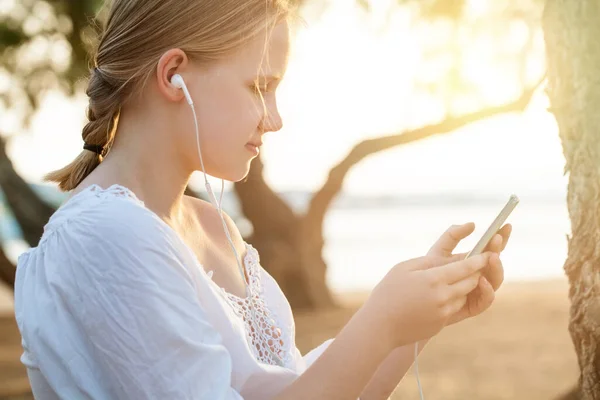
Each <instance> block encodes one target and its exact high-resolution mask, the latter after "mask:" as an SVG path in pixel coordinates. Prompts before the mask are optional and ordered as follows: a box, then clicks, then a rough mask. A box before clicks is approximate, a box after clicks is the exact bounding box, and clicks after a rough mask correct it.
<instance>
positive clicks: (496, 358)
mask: <svg viewBox="0 0 600 400" xmlns="http://www.w3.org/2000/svg"><path fill="white" fill-rule="evenodd" d="M365 297H366V294H365V293H344V294H343V295H341V296H340V303H341V304H343V305H344V307H343V308H341V309H339V310H332V311H323V312H317V313H297V314H296V322H297V341H298V347H299V348H300V350H301V351H302V352H303V353H304V352H306V351H308V350H310V349H311V348H313V347H315V346H317V345H318V344H320V343H321V342H322V341H323V340H326V339H327V338H329V337H332V336H335V334H336V333H337V332H338V331H339V329H340V328H341V327H342V326H343V325H344V323H345V322H346V321H347V320H348V319H349V318H350V316H351V315H352V314H353V312H354V311H355V310H356V308H357V307H359V306H360V304H361V302H362V301H364V299H365ZM10 299H11V293H10V292H7V291H6V290H3V291H2V292H1V294H0V310H1V312H2V314H1V315H2V317H1V319H0V328H1V329H0V399H17V398H18V399H26V398H31V397H29V396H27V393H28V391H29V386H28V383H27V379H26V375H25V370H24V369H23V367H22V366H21V364H20V363H19V356H20V353H21V348H20V339H19V334H18V330H17V328H16V325H15V322H14V318H13V316H12V302H11V300H10ZM568 307H569V302H568V298H567V283H566V280H551V281H540V282H523V283H512V282H511V283H506V284H505V285H504V287H503V288H502V289H501V290H500V291H499V293H498V296H497V300H496V303H495V304H494V305H493V306H492V308H491V309H490V310H489V311H488V312H487V313H485V314H484V315H482V316H480V317H478V318H476V319H473V320H470V321H466V322H464V323H461V324H459V325H457V326H452V327H449V328H446V329H445V330H444V331H443V332H442V333H441V334H440V335H438V336H437V337H435V338H434V339H433V340H432V341H431V343H430V344H429V345H428V346H427V347H426V349H425V350H424V351H423V353H422V355H421V357H420V358H419V371H420V376H421V383H422V385H423V390H424V394H425V398H426V399H444V400H459V399H460V400H465V399H486V400H504V399H507V400H508V399H511V400H521V399H522V400H525V399H527V400H531V399H554V398H557V397H558V396H559V395H561V394H562V393H564V392H565V391H567V390H568V389H569V388H570V387H571V386H572V385H573V384H574V383H575V382H576V380H577V376H578V370H577V361H576V357H575V353H574V351H573V346H572V344H571V339H570V337H569V334H568V330H567V324H568ZM374 339H376V335H374ZM392 399H397V400H400V399H403V400H404V399H418V389H417V384H416V380H415V378H414V375H413V374H412V372H409V374H407V376H406V377H405V378H404V380H403V381H402V383H401V384H400V386H399V387H398V389H397V390H396V392H395V393H394V395H393V397H392Z"/></svg>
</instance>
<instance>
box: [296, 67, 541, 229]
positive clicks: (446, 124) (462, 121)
mask: <svg viewBox="0 0 600 400" xmlns="http://www.w3.org/2000/svg"><path fill="white" fill-rule="evenodd" d="M544 79H545V76H543V77H542V78H541V79H540V80H539V81H538V82H537V83H536V84H535V85H533V86H531V87H530V88H528V89H526V90H525V91H523V93H522V94H521V96H520V97H519V98H518V99H517V100H515V101H513V102H511V103H507V104H503V105H500V106H495V107H489V108H484V109H482V110H479V111H475V112H473V113H470V114H466V115H462V116H460V117H450V118H447V119H445V120H443V121H442V122H440V123H437V124H433V125H427V126H424V127H422V128H418V129H415V130H410V131H406V132H402V133H399V134H394V135H389V136H382V137H378V138H375V139H368V140H365V141H363V142H361V143H359V144H357V145H356V146H355V147H354V148H353V149H352V150H351V151H350V153H349V154H348V155H347V156H346V158H345V159H344V160H342V161H341V162H340V163H339V164H338V165H336V166H335V167H333V168H332V169H331V171H330V172H329V177H328V179H327V181H326V182H325V184H324V185H323V186H322V187H321V189H320V190H319V191H318V192H317V193H316V194H315V195H314V196H313V198H312V200H311V202H310V206H309V209H308V213H307V215H306V218H307V219H308V220H310V221H311V223H310V224H309V225H310V226H311V227H314V229H320V228H321V227H322V223H323V219H324V217H325V213H326V212H327V209H328V208H329V206H330V204H331V202H332V201H333V200H334V198H335V197H336V196H337V194H338V193H339V192H340V190H341V189H342V184H343V182H344V178H345V177H346V175H347V173H348V171H350V169H351V168H352V167H353V166H354V165H356V164H357V163H359V162H360V161H362V160H363V159H364V158H366V157H368V156H370V155H372V154H374V153H377V152H380V151H383V150H387V149H390V148H392V147H395V146H399V145H403V144H407V143H411V142H415V141H418V140H421V139H425V138H428V137H431V136H435V135H440V134H444V133H449V132H453V131H455V130H456V129H459V128H462V127H464V126H466V125H469V124H471V123H473V122H477V121H481V120H484V119H486V118H489V117H492V116H494V115H499V114H504V113H510V112H520V111H523V110H524V109H525V108H526V107H527V105H528V104H529V102H530V101H531V97H532V96H533V93H534V92H535V91H536V89H537V88H538V87H539V86H540V85H541V83H542V82H543V81H544Z"/></svg>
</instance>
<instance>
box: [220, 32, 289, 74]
mask: <svg viewBox="0 0 600 400" xmlns="http://www.w3.org/2000/svg"><path fill="white" fill-rule="evenodd" d="M289 42H290V33H289V27H288V24H287V23H285V22H281V23H279V24H277V25H276V26H274V27H273V28H272V29H269V30H266V29H265V30H264V31H262V32H261V33H259V34H258V35H257V36H256V37H255V38H253V39H252V40H251V41H250V42H248V44H247V45H245V46H244V47H243V48H242V49H241V50H240V51H239V52H237V53H235V54H233V55H232V56H231V58H229V59H228V60H226V63H227V64H229V66H230V67H232V68H233V69H235V70H237V71H238V72H241V73H243V74H253V75H254V76H256V74H263V75H269V74H271V75H283V73H284V72H285V69H286V67H287V61H288V56H289V47H290V43H289Z"/></svg>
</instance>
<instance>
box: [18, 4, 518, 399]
mask: <svg viewBox="0 0 600 400" xmlns="http://www.w3.org/2000/svg"><path fill="white" fill-rule="evenodd" d="M292 15H293V10H292V8H291V7H290V5H289V4H287V3H286V1H285V0H219V1H212V0H114V1H113V2H112V5H111V7H110V9H109V11H108V19H107V22H106V26H105V29H104V32H103V34H102V37H101V40H100V41H99V43H98V49H97V55H96V57H95V60H94V61H95V67H94V68H93V70H92V72H91V77H90V81H89V87H88V90H87V94H88V95H89V101H90V104H89V110H88V118H89V122H88V123H87V125H86V126H85V127H84V128H83V142H84V144H83V151H82V153H81V154H80V155H79V157H77V159H75V161H73V162H72V163H71V164H70V165H68V166H67V167H65V168H63V169H61V170H59V171H56V172H53V173H51V174H50V175H49V177H48V178H49V180H51V181H54V182H57V183H58V185H59V187H60V188H61V189H62V190H64V191H69V192H70V196H69V199H68V200H67V201H66V202H65V203H64V204H63V205H62V206H61V207H60V209H59V210H58V211H57V212H56V213H55V214H54V215H53V216H52V218H51V219H50V221H49V222H48V224H47V225H46V228H45V231H44V234H43V236H42V238H41V240H40V243H39V245H38V246H37V247H35V248H33V249H31V250H29V251H28V252H26V253H25V254H23V255H22V256H21V257H20V258H19V262H18V271H17V282H16V290H15V308H16V318H17V322H18V325H19V329H20V331H21V334H22V337H23V342H22V343H23V348H24V352H23V356H22V362H23V363H24V364H25V365H26V366H27V368H28V374H29V379H30V382H31V386H32V389H33V393H34V395H35V397H36V398H38V399H43V400H46V399H88V398H89V399H178V400H179V399H196V400H197V399H356V398H358V397H360V398H361V399H363V400H370V399H385V398H387V397H388V396H389V395H390V393H391V391H392V390H393V389H394V388H395V387H396V385H397V384H398V382H399V380H400V379H401V378H402V376H403V375H404V374H405V372H406V371H407V369H408V368H409V367H410V365H411V363H412V361H413V357H414V350H413V349H415V346H417V349H421V348H422V347H423V345H424V344H425V342H426V341H427V340H428V339H429V338H431V337H432V336H434V335H435V334H437V333H438V332H439V331H440V330H441V329H442V328H443V327H444V326H446V325H448V324H450V323H455V322H458V321H461V320H463V319H465V318H467V317H469V316H472V315H476V314H478V313H480V312H481V311H483V310H484V309H486V308H487V307H488V306H489V305H490V304H491V302H492V300H493V295H494V290H495V289H497V288H498V286H499V285H500V283H501V282H502V274H503V269H502V265H501V263H500V260H499V258H498V254H497V253H499V252H500V251H501V249H502V248H503V247H504V245H505V244H506V241H507V239H508V235H509V231H510V227H506V228H504V229H503V230H502V231H501V235H498V236H497V237H495V238H494V241H493V243H492V244H491V247H490V249H489V250H490V251H488V252H486V253H485V254H483V255H481V256H477V257H473V258H469V259H467V260H464V256H462V257H461V255H452V251H453V249H454V247H455V246H456V245H457V243H458V241H460V240H461V239H462V238H464V237H466V236H467V235H468V234H470V233H471V231H472V230H473V225H472V224H467V225H463V226H458V227H453V228H451V229H449V230H448V232H446V233H445V234H444V235H443V236H442V237H441V238H440V240H439V241H438V242H437V244H435V245H434V246H433V247H432V249H431V251H430V253H429V254H428V255H426V256H424V257H422V258H418V259H413V260H409V261H405V262H402V263H399V264H398V265H396V266H394V267H393V268H392V269H391V270H390V272H389V273H388V274H387V276H386V277H385V278H384V279H383V280H382V281H381V283H380V284H379V285H378V286H377V287H376V288H375V289H374V290H373V292H372V294H371V296H370V297H369V299H368V300H367V301H366V303H365V304H364V306H363V307H362V308H361V309H360V310H359V311H358V312H357V313H356V315H355V316H354V317H353V318H352V320H351V321H350V322H349V323H348V324H347V325H346V326H345V327H344V328H343V329H342V331H341V332H340V333H339V335H338V336H337V337H336V338H335V340H330V341H328V342H326V343H325V344H323V345H322V346H320V347H319V348H317V349H315V350H314V351H312V352H309V353H308V354H307V355H305V356H302V355H301V354H300V352H299V351H298V349H297V348H296V345H295V341H294V335H295V334H294V321H293V316H292V313H291V310H290V307H289V304H288V302H287V301H286V299H285V297H284V295H283V293H282V292H281V291H280V289H279V287H278V286H277V283H276V282H275V281H274V280H273V279H272V278H271V277H270V276H269V275H268V274H267V273H266V271H264V270H263V269H262V268H261V267H260V263H259V256H258V254H257V252H256V250H255V249H254V248H252V246H250V245H249V244H247V243H245V242H244V241H243V239H242V238H241V235H240V233H239V231H238V230H237V228H236V227H235V225H234V224H233V223H232V221H231V219H230V218H229V217H228V216H227V215H226V214H224V213H223V212H222V211H221V209H220V207H219V204H218V203H217V202H216V201H213V204H212V205H211V204H210V203H206V202H203V201H200V200H197V199H195V198H190V197H187V196H184V190H185V188H186V186H187V184H188V181H189V179H190V176H191V174H192V173H193V172H194V171H196V170H201V171H203V172H204V173H205V174H209V175H212V176H214V177H218V178H221V179H227V180H229V181H239V180H241V179H243V178H244V177H245V176H246V174H247V173H248V170H249V167H250V162H251V160H252V159H253V158H254V157H256V156H257V154H258V153H259V151H260V150H259V149H260V146H261V143H262V138H263V135H264V134H265V133H267V132H274V131H277V130H279V129H281V126H282V121H281V117H280V116H279V113H278V111H277V103H276V89H277V86H278V84H279V82H280V81H281V79H282V77H283V75H284V73H285V69H286V64H287V57H288V48H289V21H290V18H291V17H292ZM207 189H208V190H209V195H212V190H211V189H210V186H207ZM211 199H212V197H211Z"/></svg>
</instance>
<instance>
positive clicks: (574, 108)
mask: <svg viewBox="0 0 600 400" xmlns="http://www.w3.org/2000/svg"><path fill="white" fill-rule="evenodd" d="M598 21H600V2H598V1H597V0H577V1H573V0H548V1H547V3H546V8H545V10H544V18H543V28H544V35H545V40H546V54H547V60H548V95H549V98H550V104H551V111H552V112H553V114H554V116H555V118H556V122H557V124H558V128H559V134H560V138H561V140H562V145H563V151H564V156H565V160H566V165H565V172H566V173H569V184H568V195H567V206H568V210H569V216H570V219H571V231H572V234H571V237H570V238H569V239H568V256H567V260H566V262H565V265H564V269H565V272H566V274H567V276H568V279H569V283H570V290H569V297H570V300H571V318H570V322H569V331H570V333H571V338H572V340H573V344H574V345H575V351H576V352H577V357H578V361H579V367H580V370H581V374H580V377H579V385H578V392H579V394H578V397H579V398H580V399H585V400H588V399H590V400H591V399H600V347H599V346H598V344H599V339H600V119H599V116H600V113H599V112H598V110H599V109H600V81H599V80H598V71H600V40H599V38H600V24H599V23H598Z"/></svg>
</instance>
